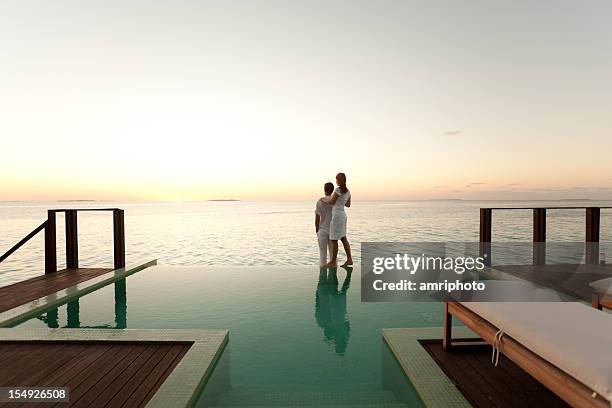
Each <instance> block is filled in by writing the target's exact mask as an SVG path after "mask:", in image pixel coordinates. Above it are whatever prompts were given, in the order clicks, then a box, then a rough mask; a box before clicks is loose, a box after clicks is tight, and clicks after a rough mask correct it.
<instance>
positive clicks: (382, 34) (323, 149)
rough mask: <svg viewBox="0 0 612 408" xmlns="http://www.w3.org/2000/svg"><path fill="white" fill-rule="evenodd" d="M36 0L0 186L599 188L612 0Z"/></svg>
mask: <svg viewBox="0 0 612 408" xmlns="http://www.w3.org/2000/svg"><path fill="white" fill-rule="evenodd" d="M34 3H35V4H36V7H33V6H32V4H31V3H30V2H11V3H8V4H4V5H3V6H2V12H1V13H0V34H1V35H0V60H1V63H0V89H2V92H0V111H1V112H2V120H0V134H1V135H2V159H1V160H0V171H1V172H2V175H3V176H2V181H1V182H0V185H1V186H0V187H1V188H0V200H48V199H134V200H171V201H174V200H178V199H179V198H180V199H181V200H185V201H187V200H204V199H218V198H236V199H252V200H281V199H285V200H293V199H306V198H312V197H313V196H316V195H318V194H320V190H321V188H322V185H323V183H324V182H325V181H328V180H333V176H334V175H335V174H336V173H337V172H338V171H344V172H346V173H347V174H348V176H349V180H348V182H349V185H350V186H351V188H352V190H353V191H354V195H355V196H356V197H360V198H365V199H426V198H488V199H497V198H508V199H530V198H531V199H533V198H547V199H555V198H597V199H606V198H609V199H612V164H611V163H612V162H611V161H610V159H609V155H610V152H611V151H612V137H611V136H612V121H610V117H612V92H611V91H612V88H611V84H612V28H611V26H610V24H609V20H610V17H612V5H611V4H610V3H609V2H601V1H586V2H561V3H562V4H560V3H558V2H546V1H543V2H538V3H537V4H535V3H533V2H520V3H515V2H512V4H510V3H508V6H510V5H512V8H510V7H505V6H501V5H500V4H503V3H497V2H486V3H482V2H467V3H463V2H462V4H461V5H460V4H459V2H454V1H434V2H423V3H421V5H419V6H418V7H417V6H415V5H411V4H412V3H407V2H389V3H388V7H386V8H384V7H374V6H375V5H377V3H376V2H338V3H334V4H333V5H331V4H328V3H327V2H318V3H311V2H305V3H302V4H301V5H299V6H298V5H297V3H292V4H291V5H290V4H289V3H286V2H281V1H279V2H269V5H270V6H269V7H264V6H262V5H261V4H260V5H259V6H258V7H255V6H254V5H252V6H251V5H250V3H245V4H242V5H238V3H231V4H230V3H227V2H218V3H201V4H200V3H198V2H193V3H181V4H179V3H174V2H155V3H154V4H150V5H147V6H146V7H145V6H144V5H143V4H138V3H136V2H132V3H129V5H128V4H127V3H123V2H118V3H114V4H110V3H107V2H83V3H72V2H71V3H70V7H68V6H67V4H68V3H66V2H53V3H49V2H34ZM483 4H486V6H483ZM145 9H146V10H145ZM16 40H18V41H16Z"/></svg>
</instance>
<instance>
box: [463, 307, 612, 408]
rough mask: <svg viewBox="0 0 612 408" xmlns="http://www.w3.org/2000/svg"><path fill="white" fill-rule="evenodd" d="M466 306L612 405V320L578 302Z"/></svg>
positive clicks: (607, 315)
mask: <svg viewBox="0 0 612 408" xmlns="http://www.w3.org/2000/svg"><path fill="white" fill-rule="evenodd" d="M462 305H463V306H465V307H466V308H468V309H470V310H472V311H473V312H474V313H476V314H477V315H479V316H480V317H482V318H483V319H485V320H487V321H488V322H490V323H491V324H493V325H494V326H496V327H497V328H499V329H503V331H504V333H505V334H507V335H509V336H510V337H512V338H513V339H514V340H516V341H517V342H519V343H520V344H522V345H523V346H524V347H525V348H527V349H529V350H530V351H532V352H533V353H535V354H537V355H539V356H540V357H542V358H543V359H544V360H546V361H548V362H549V363H551V364H553V365H555V366H557V367H558V368H559V369H561V370H562V371H564V372H565V373H567V374H569V375H570V376H572V377H574V378H575V379H576V380H578V381H579V382H581V383H583V384H584V385H586V386H587V387H589V388H591V389H592V390H593V391H595V392H597V394H599V395H601V396H602V397H604V398H605V399H607V400H608V401H611V402H612V352H611V349H610V347H611V346H612V315H610V314H608V313H606V312H603V311H600V310H597V309H594V308H592V307H589V306H586V305H584V304H582V303H573V302H551V303H535V302H505V303H503V302H500V303H493V302H464V303H462ZM501 352H502V354H503V352H504V350H503V347H502V349H501Z"/></svg>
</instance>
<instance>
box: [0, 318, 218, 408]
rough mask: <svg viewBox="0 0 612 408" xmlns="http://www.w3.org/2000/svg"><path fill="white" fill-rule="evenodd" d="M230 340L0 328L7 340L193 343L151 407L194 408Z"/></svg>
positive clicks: (182, 333)
mask: <svg viewBox="0 0 612 408" xmlns="http://www.w3.org/2000/svg"><path fill="white" fill-rule="evenodd" d="M228 340H229V330H224V329H223V330H172V329H160V330H156V329H149V330H130V329H125V330H117V329H0V343H1V342H3V341H85V342H87V341H91V342H99V341H105V342H122V341H123V342H135V341H142V342H190V343H193V344H192V346H191V347H190V348H189V350H188V351H187V353H186V354H185V356H183V358H182V359H181V361H180V362H179V363H178V365H177V366H176V367H175V369H174V370H173V371H172V373H171V374H170V375H169V376H168V378H166V380H165V381H164V383H163V384H162V385H161V387H160V388H159V390H157V392H156V393H155V395H154V396H153V398H152V399H151V400H150V401H149V402H148V404H147V407H165V408H179V407H180V408H183V407H191V406H193V405H194V404H195V403H196V401H197V399H198V397H199V395H200V393H201V391H202V389H203V388H204V386H205V384H206V381H207V380H208V378H209V377H210V375H211V373H212V371H213V369H214V366H215V363H216V362H217V360H218V359H219V357H220V356H221V354H222V353H223V350H224V349H225V346H226V344H227V342H228Z"/></svg>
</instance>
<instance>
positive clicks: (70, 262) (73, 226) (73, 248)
mask: <svg viewBox="0 0 612 408" xmlns="http://www.w3.org/2000/svg"><path fill="white" fill-rule="evenodd" d="M65 214H66V268H67V269H76V268H78V267H79V238H78V233H77V211H76V210H66V212H65Z"/></svg>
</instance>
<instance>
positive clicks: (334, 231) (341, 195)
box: [321, 173, 353, 267]
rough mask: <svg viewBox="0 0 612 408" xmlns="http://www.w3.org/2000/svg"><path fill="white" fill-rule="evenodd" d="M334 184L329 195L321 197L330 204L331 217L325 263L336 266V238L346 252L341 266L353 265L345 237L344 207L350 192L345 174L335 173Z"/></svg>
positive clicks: (347, 202)
mask: <svg viewBox="0 0 612 408" xmlns="http://www.w3.org/2000/svg"><path fill="white" fill-rule="evenodd" d="M336 184H337V185H338V187H337V188H336V189H335V190H334V193H333V194H332V195H331V197H323V198H321V200H322V201H324V202H326V203H327V204H331V205H332V218H331V225H330V231H329V239H330V241H331V242H332V254H331V260H330V261H329V263H328V264H327V265H326V266H328V267H331V266H336V263H337V258H338V240H341V241H342V245H343V246H344V252H346V262H345V263H343V264H342V266H343V267H346V266H352V265H353V257H352V256H351V246H350V245H349V242H348V239H346V212H344V207H345V206H346V207H350V206H351V192H350V191H349V189H348V188H347V187H346V175H345V174H344V173H338V174H337V175H336Z"/></svg>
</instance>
